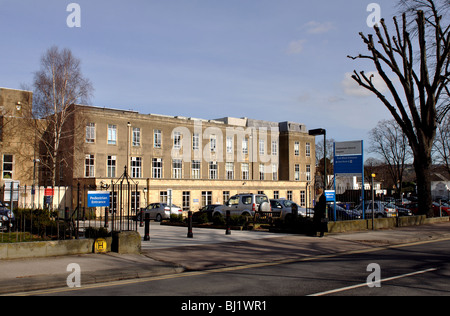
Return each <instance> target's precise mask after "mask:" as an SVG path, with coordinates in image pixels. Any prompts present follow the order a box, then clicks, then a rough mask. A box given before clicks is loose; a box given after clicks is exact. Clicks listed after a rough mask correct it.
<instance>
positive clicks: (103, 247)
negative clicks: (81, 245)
mask: <svg viewBox="0 0 450 316" xmlns="http://www.w3.org/2000/svg"><path fill="white" fill-rule="evenodd" d="M94 248H95V253H106V251H107V248H108V244H107V243H106V240H105V239H103V238H98V239H97V240H95V243H94Z"/></svg>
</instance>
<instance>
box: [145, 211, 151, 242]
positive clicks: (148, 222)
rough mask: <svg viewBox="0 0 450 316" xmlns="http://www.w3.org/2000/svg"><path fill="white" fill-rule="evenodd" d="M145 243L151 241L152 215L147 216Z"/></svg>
mask: <svg viewBox="0 0 450 316" xmlns="http://www.w3.org/2000/svg"><path fill="white" fill-rule="evenodd" d="M144 241H150V214H149V213H147V214H145V229H144Z"/></svg>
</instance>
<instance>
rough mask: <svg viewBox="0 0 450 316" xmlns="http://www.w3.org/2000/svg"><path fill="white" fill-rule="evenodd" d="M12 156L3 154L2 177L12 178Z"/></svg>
mask: <svg viewBox="0 0 450 316" xmlns="http://www.w3.org/2000/svg"><path fill="white" fill-rule="evenodd" d="M13 166H14V156H13V155H3V179H12V178H13V169H14V168H13Z"/></svg>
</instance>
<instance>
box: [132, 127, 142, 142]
mask: <svg viewBox="0 0 450 316" xmlns="http://www.w3.org/2000/svg"><path fill="white" fill-rule="evenodd" d="M140 146H141V129H140V128H139V127H133V147H140Z"/></svg>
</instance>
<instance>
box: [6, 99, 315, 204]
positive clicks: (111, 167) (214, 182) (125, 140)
mask: <svg viewBox="0 0 450 316" xmlns="http://www.w3.org/2000/svg"><path fill="white" fill-rule="evenodd" d="M66 130H67V131H72V132H71V133H69V132H67V133H66V137H65V139H64V145H63V146H62V148H63V152H62V153H61V156H63V157H64V158H63V159H62V160H61V163H59V165H58V168H57V170H55V172H56V174H57V179H58V181H57V182H56V183H57V184H58V185H62V186H73V185H77V184H78V183H81V185H82V186H83V187H89V188H94V187H96V188H97V189H100V188H104V189H106V188H110V187H112V185H113V184H114V183H116V182H117V181H118V179H119V178H120V177H121V176H122V175H123V174H124V173H125V170H126V173H127V174H128V176H129V177H130V178H131V179H132V180H133V183H138V190H137V192H136V193H133V197H132V199H133V203H134V204H135V205H137V207H144V206H145V205H147V204H150V203H153V202H159V201H167V199H168V196H169V195H170V192H172V202H173V203H174V204H176V205H179V206H180V207H182V208H183V209H184V210H193V211H196V210H198V209H199V208H201V207H202V206H204V205H207V204H216V203H217V204H223V203H225V202H226V201H227V199H228V198H229V197H230V196H232V195H234V194H236V193H242V192H254V193H257V192H264V193H265V194H267V195H268V197H269V198H286V199H291V200H294V201H296V202H298V203H299V204H301V205H302V206H306V205H307V204H308V206H309V207H310V206H311V201H312V199H311V193H310V192H311V184H312V183H313V181H314V179H313V177H314V174H315V139H314V137H311V136H309V134H308V131H307V130H306V126H305V125H303V124H299V123H293V122H282V123H276V122H267V121H260V120H254V119H250V118H232V117H226V118H219V119H214V120H204V119H196V118H188V117H180V116H176V117H173V116H165V115H157V114H141V113H138V112H134V111H125V110H118V109H110V108H99V107H94V106H82V105H74V115H73V117H72V119H71V120H70V121H69V122H68V123H67V126H66ZM67 135H71V136H69V137H67ZM28 137H30V135H28ZM18 155H19V154H18ZM14 159H19V157H14ZM42 159H44V158H42ZM31 161H32V160H31ZM32 165H33V164H32V163H31V166H32ZM17 168H18V166H17V165H15V166H14V167H13V169H15V170H17ZM38 169H39V171H40V173H39V174H40V177H39V178H40V179H41V183H42V181H43V180H44V179H43V178H45V175H46V172H45V170H43V169H44V168H42V167H41V168H38ZM13 178H16V177H15V176H14V175H13ZM17 180H19V175H18V174H17ZM307 195H308V196H307Z"/></svg>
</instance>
